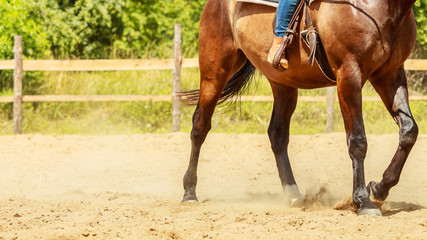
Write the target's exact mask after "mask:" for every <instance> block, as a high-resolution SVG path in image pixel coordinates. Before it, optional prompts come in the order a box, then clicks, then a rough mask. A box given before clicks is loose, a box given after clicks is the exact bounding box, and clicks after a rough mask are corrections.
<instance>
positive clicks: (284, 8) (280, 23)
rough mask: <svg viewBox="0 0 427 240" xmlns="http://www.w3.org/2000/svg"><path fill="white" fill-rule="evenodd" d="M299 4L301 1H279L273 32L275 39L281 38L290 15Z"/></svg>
mask: <svg viewBox="0 0 427 240" xmlns="http://www.w3.org/2000/svg"><path fill="white" fill-rule="evenodd" d="M300 2H301V0H279V6H278V7H277V19H276V29H275V30H274V33H275V34H276V37H283V36H284V35H285V32H286V29H287V28H288V26H289V22H290V21H291V18H292V15H293V14H294V12H295V10H296V9H297V7H298V4H299V3H300Z"/></svg>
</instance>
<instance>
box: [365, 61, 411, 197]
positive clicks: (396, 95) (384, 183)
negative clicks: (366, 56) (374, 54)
mask: <svg viewBox="0 0 427 240" xmlns="http://www.w3.org/2000/svg"><path fill="white" fill-rule="evenodd" d="M371 82H372V86H374V88H375V90H376V91H377V92H378V94H379V95H380V96H381V99H382V100H383V102H384V105H385V106H386V108H387V110H388V111H389V112H390V114H391V116H392V117H393V118H394V119H395V121H396V123H397V125H398V126H399V129H400V131H399V147H398V148H397V150H396V153H395V154H394V156H393V159H392V160H391V163H390V165H389V166H388V168H387V169H386V170H385V171H384V174H383V179H382V180H381V182H379V183H376V182H370V183H369V188H370V190H372V194H373V195H374V197H375V199H378V200H385V199H386V198H387V196H388V194H389V191H390V189H391V188H392V187H393V186H395V185H396V184H397V183H398V182H399V178H400V174H401V173H402V169H403V166H404V164H405V162H406V159H407V158H408V155H409V152H410V151H411V149H412V146H414V144H415V141H416V140H417V136H418V126H417V124H416V123H415V120H414V118H413V117H412V113H411V109H410V108H409V101H408V87H407V82H406V75H405V70H404V69H403V67H401V68H400V69H399V70H398V71H397V72H396V73H395V74H389V73H387V76H386V77H380V78H377V79H373V80H371Z"/></svg>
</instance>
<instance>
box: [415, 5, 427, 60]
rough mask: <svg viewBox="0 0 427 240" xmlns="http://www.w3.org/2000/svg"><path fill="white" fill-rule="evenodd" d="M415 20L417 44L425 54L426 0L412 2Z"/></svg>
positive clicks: (426, 45)
mask: <svg viewBox="0 0 427 240" xmlns="http://www.w3.org/2000/svg"><path fill="white" fill-rule="evenodd" d="M414 14H415V21H416V22H417V44H418V45H419V46H420V47H421V48H422V49H423V54H422V55H423V56H424V57H426V56H427V0H418V1H416V2H415V4H414Z"/></svg>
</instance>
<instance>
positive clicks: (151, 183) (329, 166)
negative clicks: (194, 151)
mask: <svg viewBox="0 0 427 240" xmlns="http://www.w3.org/2000/svg"><path fill="white" fill-rule="evenodd" d="M397 141H398V135H396V134H392V135H378V136H376V135H375V136H374V135H370V136H368V143H369V149H368V155H367V159H366V164H365V166H366V180H367V181H370V180H380V178H381V175H382V172H383V170H384V169H385V168H386V166H387V165H388V163H389V161H390V159H391V158H392V156H393V154H394V151H395V150H396V147H397ZM189 152H190V141H189V136H188V134H184V133H178V134H146V135H129V136H124V135H123V136H58V137H56V136H42V135H22V136H2V137H0V186H1V188H0V194H1V195H0V196H1V197H0V239H258V238H261V239H427V209H426V207H427V174H426V173H425V172H426V169H427V161H426V160H427V135H422V136H419V139H418V142H417V144H416V145H415V147H414V149H413V151H412V153H411V155H410V156H409V159H408V161H407V164H406V166H405V168H404V171H403V174H402V177H401V179H400V183H399V184H398V186H396V187H395V188H394V189H393V190H392V191H391V193H390V196H389V198H388V200H387V201H386V202H385V203H384V204H383V205H382V211H383V215H384V216H383V217H370V216H361V217H359V216H357V215H356V214H355V213H354V212H353V210H352V205H351V202H350V200H349V198H350V196H351V188H352V172H351V161H350V159H349V157H348V154H347V148H346V145H345V137H344V134H343V133H336V134H329V135H311V136H292V137H291V143H290V156H291V158H292V159H291V161H292V164H293V168H294V173H295V176H296V179H297V182H298V184H299V186H300V189H301V191H302V193H304V194H305V195H306V198H307V199H308V201H307V203H306V204H305V206H303V207H302V208H289V207H286V205H285V204H284V199H283V194H282V192H281V186H280V182H279V178H278V174H277V170H276V166H275V162H274V159H273V154H272V152H271V150H270V146H269V141H268V138H267V135H254V134H239V135H237V134H235V135H233V134H232V135H225V134H210V135H209V137H208V139H207V141H206V143H205V145H204V147H203V149H202V154H201V161H200V168H199V185H198V189H197V190H198V196H199V200H200V203H199V204H194V205H189V204H181V203H180V200H181V197H182V194H183V189H182V176H183V174H184V172H185V170H186V166H187V163H188V156H189ZM337 207H338V208H341V210H336V208H337Z"/></svg>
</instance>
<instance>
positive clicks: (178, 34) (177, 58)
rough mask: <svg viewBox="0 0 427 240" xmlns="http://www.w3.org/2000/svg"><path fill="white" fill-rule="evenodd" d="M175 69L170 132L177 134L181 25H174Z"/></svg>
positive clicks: (179, 123) (178, 124)
mask: <svg viewBox="0 0 427 240" xmlns="http://www.w3.org/2000/svg"><path fill="white" fill-rule="evenodd" d="M174 42H175V44H174V45H175V48H174V55H175V68H174V71H173V92H172V131H174V132H179V131H180V130H181V122H180V121H181V110H180V105H181V103H180V100H181V97H180V96H179V94H178V92H179V90H180V89H181V66H182V56H181V43H182V37H181V24H175V37H174Z"/></svg>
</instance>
